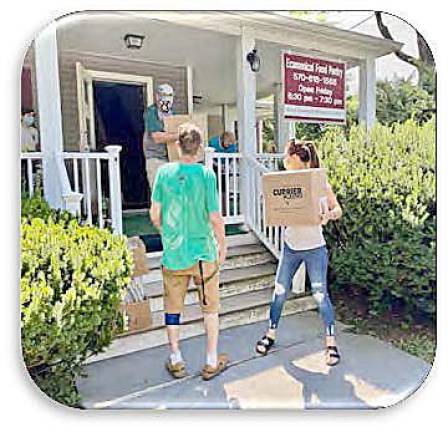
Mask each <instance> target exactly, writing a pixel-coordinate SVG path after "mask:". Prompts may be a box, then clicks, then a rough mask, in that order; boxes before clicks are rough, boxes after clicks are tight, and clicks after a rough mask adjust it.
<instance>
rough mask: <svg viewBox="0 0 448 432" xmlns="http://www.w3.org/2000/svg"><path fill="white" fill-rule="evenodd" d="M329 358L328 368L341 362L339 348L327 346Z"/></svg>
mask: <svg viewBox="0 0 448 432" xmlns="http://www.w3.org/2000/svg"><path fill="white" fill-rule="evenodd" d="M327 354H328V357H329V359H328V358H327V365H328V366H336V365H337V364H338V363H339V362H340V361H341V355H340V354H339V351H338V347H336V346H334V345H330V346H327ZM332 359H334V360H332Z"/></svg>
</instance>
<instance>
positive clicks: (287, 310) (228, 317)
mask: <svg viewBox="0 0 448 432" xmlns="http://www.w3.org/2000/svg"><path fill="white" fill-rule="evenodd" d="M271 295H272V289H265V290H262V291H259V292H251V293H246V294H240V295H237V296H233V297H229V298H224V299H222V301H221V312H220V329H221V330H223V329H226V328H230V327H236V326H240V325H245V324H249V323H254V322H259V321H264V320H267V319H268V309H269V303H270V300H271ZM315 307H316V306H315V301H314V299H313V297H312V296H310V295H301V296H296V297H291V298H290V299H288V300H287V301H286V302H285V306H284V308H283V315H292V314H295V313H299V312H304V311H307V310H311V309H315ZM153 320H154V325H155V328H154V329H153V330H151V331H147V332H144V333H139V334H133V335H130V336H126V337H121V338H117V339H115V340H114V341H113V342H112V344H111V346H110V347H109V348H108V349H107V350H106V351H105V352H104V353H101V354H98V355H96V356H94V357H91V358H89V360H88V361H87V363H94V362H97V361H102V360H106V359H109V358H113V357H117V356H122V355H126V354H130V353H132V352H137V351H141V350H145V349H148V348H152V347H156V346H160V345H165V344H166V343H168V340H167V336H166V329H165V326H164V324H163V312H161V311H160V312H156V313H154V314H153ZM182 321H183V324H182V326H181V330H180V339H181V340H184V339H188V338H191V337H194V336H199V335H202V334H204V326H203V322H202V313H201V311H200V307H199V305H197V304H196V305H190V306H186V307H185V313H184V315H183V320H182Z"/></svg>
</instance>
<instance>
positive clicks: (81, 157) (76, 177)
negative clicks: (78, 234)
mask: <svg viewBox="0 0 448 432" xmlns="http://www.w3.org/2000/svg"><path fill="white" fill-rule="evenodd" d="M105 150H106V152H97V153H91V152H73V153H63V158H64V161H65V166H66V168H67V171H68V173H69V177H70V182H71V188H72V190H73V191H74V192H77V193H81V194H82V201H81V217H82V218H83V219H85V220H86V222H87V223H88V224H95V225H97V226H98V227H100V228H104V227H106V226H109V227H111V228H112V230H113V232H115V233H117V234H121V233H122V232H123V226H122V203H121V180H120V159H119V154H120V151H121V147H120V146H107V147H106V148H105Z"/></svg>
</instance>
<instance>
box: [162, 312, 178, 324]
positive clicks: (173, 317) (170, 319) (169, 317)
mask: <svg viewBox="0 0 448 432" xmlns="http://www.w3.org/2000/svg"><path fill="white" fill-rule="evenodd" d="M179 324H180V314H169V313H166V314H165V325H179Z"/></svg>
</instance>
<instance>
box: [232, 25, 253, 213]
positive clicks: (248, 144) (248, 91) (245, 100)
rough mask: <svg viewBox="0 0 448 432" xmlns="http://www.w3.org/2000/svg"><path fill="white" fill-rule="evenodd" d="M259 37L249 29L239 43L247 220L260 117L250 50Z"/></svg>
mask: <svg viewBox="0 0 448 432" xmlns="http://www.w3.org/2000/svg"><path fill="white" fill-rule="evenodd" d="M254 46H255V39H254V37H253V36H252V35H251V34H250V32H248V31H247V30H246V29H244V28H243V29H242V32H241V36H240V38H239V39H238V40H237V43H236V74H237V76H236V84H237V86H236V90H237V99H236V105H237V115H238V117H237V118H238V143H239V151H240V152H241V153H242V154H243V158H244V163H243V164H242V167H241V168H242V172H241V177H240V178H241V194H242V195H241V197H242V199H241V207H242V212H243V215H244V218H245V220H246V221H249V219H250V212H251V211H252V209H253V203H252V198H251V194H250V178H249V175H248V172H247V160H246V159H247V157H248V156H254V155H255V154H256V153H257V136H256V127H257V120H256V117H255V102H256V93H257V88H256V74H255V72H252V70H251V69H250V65H249V62H248V61H247V58H246V57H247V54H248V53H249V52H250V51H252V50H253V49H254Z"/></svg>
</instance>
